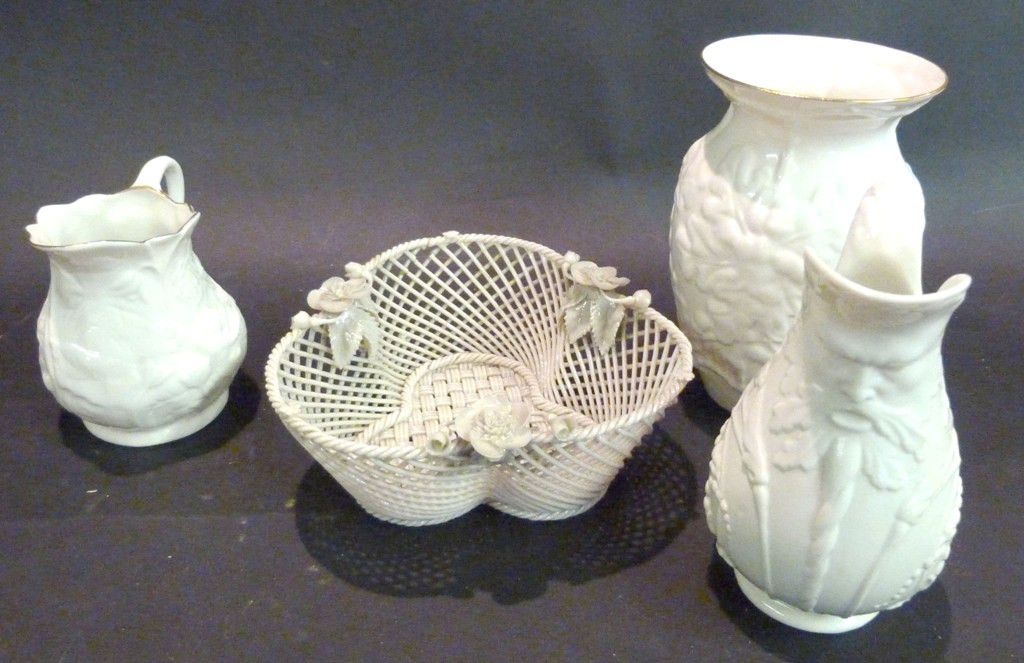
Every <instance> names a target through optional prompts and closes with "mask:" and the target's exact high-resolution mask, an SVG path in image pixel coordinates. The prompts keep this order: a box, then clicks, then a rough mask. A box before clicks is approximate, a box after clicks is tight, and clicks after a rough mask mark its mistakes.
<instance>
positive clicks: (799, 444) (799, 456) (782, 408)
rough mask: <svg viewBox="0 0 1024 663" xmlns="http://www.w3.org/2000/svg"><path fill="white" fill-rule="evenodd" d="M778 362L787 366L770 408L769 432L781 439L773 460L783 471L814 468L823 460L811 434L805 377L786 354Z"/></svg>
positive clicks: (780, 356)
mask: <svg viewBox="0 0 1024 663" xmlns="http://www.w3.org/2000/svg"><path fill="white" fill-rule="evenodd" d="M779 361H781V362H784V363H785V368H784V369H783V372H782V379H781V380H780V381H779V391H778V396H777V399H776V401H775V404H774V405H773V406H772V409H771V414H772V416H771V420H770V423H769V430H770V431H771V433H772V434H773V435H775V436H778V437H779V439H780V444H779V445H778V446H777V447H776V448H775V450H774V452H773V454H772V461H773V462H774V463H775V465H776V467H778V468H779V469H781V470H790V469H796V468H801V469H805V470H806V469H811V468H813V467H816V466H817V465H818V461H820V460H821V456H822V450H821V449H820V448H819V447H818V445H817V444H816V441H815V438H814V436H813V435H811V432H810V417H811V411H810V406H809V404H808V401H807V387H806V382H805V376H804V373H803V371H802V370H800V368H799V367H798V365H797V363H796V362H794V361H793V359H792V358H791V357H790V356H789V355H788V354H786V353H785V352H784V353H783V354H781V355H779Z"/></svg>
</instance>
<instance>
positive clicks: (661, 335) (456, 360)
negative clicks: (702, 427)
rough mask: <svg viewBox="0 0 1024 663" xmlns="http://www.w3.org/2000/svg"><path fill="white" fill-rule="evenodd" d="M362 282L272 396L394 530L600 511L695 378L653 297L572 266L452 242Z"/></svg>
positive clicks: (302, 316) (331, 309)
mask: <svg viewBox="0 0 1024 663" xmlns="http://www.w3.org/2000/svg"><path fill="white" fill-rule="evenodd" d="M345 269H346V277H345V278H341V277H334V278H331V279H328V280H327V281H325V282H324V284H323V285H322V286H321V287H320V288H319V289H317V290H314V291H312V292H310V293H309V298H308V304H309V306H310V307H311V308H313V309H314V310H315V312H314V313H313V314H312V315H310V314H309V313H299V314H297V315H296V316H295V317H294V318H293V319H292V330H291V331H290V332H289V333H288V334H287V335H286V336H285V337H284V338H283V339H282V340H281V342H280V343H279V344H278V345H277V346H276V347H275V348H274V350H273V352H272V353H271V354H270V358H269V361H268V363H267V369H266V378H267V393H268V397H269V400H270V402H271V404H272V405H273V407H274V410H275V411H276V412H277V414H278V415H279V416H280V417H281V420H282V421H283V422H284V424H285V426H286V427H287V428H288V430H289V431H290V432H291V434H292V435H293V436H294V437H295V439H296V440H298V441H299V443H300V444H302V446H303V447H305V448H306V450H308V451H309V453H310V454H312V455H313V457H314V458H316V460H317V461H318V462H319V463H320V464H322V465H323V466H324V468H326V469H327V471H329V472H330V473H331V475H332V476H334V478H335V479H336V480H337V481H338V482H339V483H340V484H341V485H342V486H343V487H344V488H345V489H346V490H347V491H348V492H350V493H351V494H352V495H353V496H354V497H355V499H356V500H357V501H358V502H359V503H360V504H361V505H362V506H363V507H364V508H365V509H366V510H367V511H369V512H370V513H372V514H373V515H375V516H377V517H378V518H381V519H384V520H388V521H392V522H395V523H400V524H403V525H427V524H432V523H439V522H443V521H446V520H449V519H451V518H455V517H456V516H459V515H461V514H463V513H465V512H467V511H469V510H470V509H472V508H474V507H475V506H477V505H479V504H484V503H486V504H489V505H491V506H493V507H494V508H496V509H500V510H501V511H505V512H507V513H510V514H513V515H516V516H520V517H523V518H529V519H533V520H552V519H559V518H567V517H569V516H573V515H575V514H578V513H581V512H583V511H586V510H587V509H588V508H590V507H591V506H593V505H594V504H595V503H596V502H597V501H598V500H599V499H600V498H601V497H602V496H603V495H604V493H605V491H606V490H607V489H608V486H609V484H610V483H611V481H612V479H613V478H614V476H615V474H616V473H617V472H618V471H619V469H620V468H621V467H622V464H623V462H624V461H625V459H626V458H627V457H628V456H629V454H630V452H631V451H632V450H633V448H634V447H635V446H636V445H637V444H639V443H640V440H641V438H642V437H643V435H644V434H646V433H647V432H648V431H650V429H651V426H652V424H653V423H654V422H655V421H656V420H657V419H658V418H659V417H660V416H661V415H662V414H663V413H664V410H665V408H666V407H667V406H668V405H670V404H671V403H672V402H673V401H674V400H675V399H676V397H677V396H678V394H679V392H680V391H681V390H682V388H683V387H684V386H685V385H686V383H687V382H688V381H689V380H690V378H691V377H692V360H691V350H690V343H689V342H688V341H687V339H686V337H685V336H684V335H683V334H682V332H680V331H679V329H678V328H677V327H676V326H675V325H674V324H673V323H672V322H670V321H669V320H668V319H666V318H665V317H664V316H662V315H661V314H660V313H658V312H657V311H655V310H653V309H651V308H649V304H650V295H649V294H648V293H647V292H646V291H643V290H641V291H637V292H636V293H635V294H633V295H631V296H623V295H619V294H617V293H616V292H614V290H615V288H617V287H620V286H622V285H624V284H625V283H626V282H627V279H624V278H621V277H619V276H617V275H616V273H615V270H614V269H613V268H608V267H605V268H599V267H597V266H596V265H595V264H594V263H592V262H588V261H581V260H580V259H579V256H577V255H575V254H573V253H568V254H566V255H561V254H559V253H556V252H555V251H552V250H551V249H548V248H545V247H543V246H540V245H538V244H533V243H530V242H525V241H522V240H518V239H513V238H509V237H497V236H493V235H463V234H459V233H454V232H450V233H445V234H444V235H442V236H440V237H434V238H429V239H423V240H418V241H414V242H409V243H407V244H402V245H400V246H397V247H395V248H393V249H390V250H389V251H387V252H385V253H383V254H381V255H379V256H377V257H375V258H373V259H372V260H370V261H369V262H368V263H366V264H364V265H360V264H356V263H350V264H348V265H346V268H345Z"/></svg>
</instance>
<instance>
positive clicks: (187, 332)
mask: <svg viewBox="0 0 1024 663" xmlns="http://www.w3.org/2000/svg"><path fill="white" fill-rule="evenodd" d="M163 182H166V185H167V191H166V193H165V192H164V191H163V188H162V183H163ZM184 199H185V186H184V178H183V176H182V172H181V167H180V166H179V165H178V163H177V162H176V161H174V160H173V159H171V158H169V157H157V158H155V159H153V160H151V161H149V162H148V163H146V165H145V166H144V167H143V168H142V171H141V172H140V173H139V176H138V179H137V180H136V181H135V183H134V185H133V186H132V187H131V188H129V189H126V190H124V191H121V192H120V193H116V194H113V195H102V194H95V195H90V196H85V197H84V198H80V199H79V200H77V201H75V202H73V203H70V204H67V205H48V206H46V207H43V208H41V209H40V210H39V212H38V214H37V217H36V223H35V224H33V225H30V226H28V227H27V228H26V230H27V231H28V234H29V239H30V241H31V243H32V246H34V247H35V248H37V249H39V250H40V251H43V252H44V253H45V254H46V255H47V257H48V258H49V260H50V288H49V292H48V293H47V297H46V302H45V303H44V304H43V309H42V312H41V313H40V315H39V321H38V324H37V335H38V338H39V363H40V367H41V369H42V375H43V381H44V383H45V384H46V387H47V388H48V389H49V390H50V391H51V392H52V393H53V395H54V396H55V397H56V398H57V401H58V402H59V403H60V404H61V406H63V407H64V408H65V409H67V410H69V411H70V412H72V413H74V414H77V415H78V416H80V417H81V418H82V419H83V421H84V423H85V426H86V428H88V430H89V431H91V432H92V433H93V434H94V435H96V436H97V437H99V438H101V439H104V440H107V441H108V442H113V443H116V444H122V445H127V446H149V445H154V444H160V443H163V442H168V441H171V440H175V439H178V438H181V437H184V436H186V435H188V434H190V433H193V432H195V431H197V430H199V429H200V428H202V427H203V426H205V425H206V424H207V423H209V422H210V421H211V420H213V418H214V417H216V416H217V414H218V413H219V412H220V411H221V409H223V407H224V405H225V403H226V402H227V397H228V387H229V385H230V383H231V380H232V378H233V377H234V375H235V372H236V371H237V370H238V367H239V365H240V364H241V362H242V358H243V356H244V355H245V347H246V328H245V322H244V320H243V319H242V315H241V313H240V312H239V310H238V307H237V306H236V305H235V302H234V300H233V299H232V298H231V296H229V295H228V294H227V293H226V292H224V290H223V289H221V287H220V286H218V285H217V284H216V283H215V282H214V281H213V279H212V278H210V276H209V275H208V274H207V273H206V272H205V271H204V270H203V267H202V265H201V264H200V262H199V259H198V258H197V257H196V255H195V253H194V252H193V250H192V232H193V230H195V227H196V223H198V221H199V213H198V212H196V211H195V210H194V209H192V207H191V206H190V205H188V204H186V203H185V202H184Z"/></svg>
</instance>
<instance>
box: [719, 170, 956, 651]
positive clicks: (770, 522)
mask: <svg viewBox="0 0 1024 663" xmlns="http://www.w3.org/2000/svg"><path fill="white" fill-rule="evenodd" d="M909 177H911V176H910V175H909V173H906V174H905V175H904V176H903V177H902V179H903V181H899V180H900V179H901V177H896V178H893V180H892V181H889V182H886V183H882V184H880V185H879V186H877V187H875V188H873V189H871V190H869V192H868V194H867V195H866V196H865V198H864V201H863V203H862V205H861V206H860V208H859V209H858V212H857V216H856V219H855V220H854V222H853V224H852V225H851V227H850V229H849V235H848V238H847V240H846V242H845V248H844V249H843V250H842V252H841V254H840V257H839V260H838V267H837V268H836V269H833V268H832V267H830V266H829V265H827V264H826V263H825V262H824V261H822V260H821V259H820V258H818V257H817V256H816V254H815V253H814V251H813V250H812V249H808V250H807V255H806V268H805V269H806V286H805V291H804V293H803V299H802V302H803V303H802V307H801V310H800V313H799V315H798V317H797V319H796V321H795V322H794V324H793V326H792V328H791V330H790V332H789V334H788V335H787V336H786V339H785V341H784V342H783V344H782V346H781V347H780V348H779V350H778V351H777V353H776V354H775V355H773V356H772V357H771V359H770V360H769V361H768V362H767V363H766V364H765V365H764V366H763V367H762V369H761V370H760V371H759V372H758V374H757V376H756V377H755V379H754V380H753V381H752V382H751V383H750V384H749V385H748V387H747V389H746V390H745V391H744V393H743V395H742V397H741V398H740V400H739V402H738V403H737V405H736V406H735V408H734V409H733V411H732V413H731V416H730V418H729V420H728V421H727V422H726V424H725V425H724V426H723V427H722V431H721V433H720V434H719V436H718V439H717V440H716V442H715V446H714V450H713V452H712V459H711V471H710V475H709V479H708V483H707V487H706V492H705V509H706V512H707V518H708V524H709V526H710V528H711V530H712V532H713V533H714V534H715V536H716V539H717V548H718V551H719V553H720V554H721V556H722V557H723V559H725V560H726V561H727V562H728V563H729V564H730V565H731V566H732V567H733V568H734V570H735V572H736V577H737V580H738V582H739V584H740V587H741V588H742V589H743V591H744V593H745V594H746V595H747V597H748V598H750V599H751V601H752V602H753V603H754V604H755V605H756V606H757V607H759V608H760V609H761V610H763V611H764V612H765V613H767V614H769V615H771V616H772V617H774V618H776V619H778V620H780V621H782V622H784V623H787V624H789V625H791V626H795V627H797V628H800V629H804V630H808V631H814V632H823V633H835V632H842V631H847V630H850V629H853V628H857V627H859V626H861V625H863V624H865V623H867V622H868V621H870V619H872V618H873V617H874V616H875V615H876V614H877V613H878V612H879V611H881V610H887V609H890V608H895V607H897V606H899V605H901V604H902V603H904V602H905V601H907V600H908V599H909V598H910V597H911V596H913V595H914V594H915V593H916V592H918V591H920V590H922V589H924V588H926V587H927V586H929V585H930V584H931V583H932V581H934V580H935V578H936V577H937V576H938V574H939V572H940V571H941V570H942V567H943V565H944V563H945V560H946V558H947V556H948V554H949V550H950V544H951V541H952V539H953V536H954V534H955V532H956V527H957V524H958V522H959V518H960V501H961V481H960V474H959V467H960V454H959V447H958V443H957V436H956V431H955V429H954V427H953V417H952V413H951V411H950V406H949V400H948V397H947V395H946V390H945V379H944V374H943V366H942V357H941V352H940V351H941V342H942V338H943V335H944V332H945V329H946V326H947V323H948V322H949V320H950V317H951V316H952V314H953V312H954V310H955V309H956V308H957V307H958V306H959V305H960V303H961V302H962V301H963V299H964V297H965V296H966V292H967V288H968V286H969V284H970V277H968V276H966V275H964V274H960V275H956V276H953V277H951V278H950V279H948V280H947V281H946V282H945V283H944V284H943V285H942V287H940V288H939V289H938V290H937V291H936V292H932V293H928V294H923V293H922V292H921V279H920V271H919V265H920V232H921V230H922V229H923V225H924V211H923V199H922V198H921V197H920V191H919V190H918V192H917V194H916V195H909V196H908V195H907V193H906V192H907V191H908V190H911V191H912V190H913V188H914V187H913V183H912V182H907V181H906V179H905V178H909ZM915 210H916V211H915ZM896 217H901V218H900V223H895V221H896V220H897V219H896Z"/></svg>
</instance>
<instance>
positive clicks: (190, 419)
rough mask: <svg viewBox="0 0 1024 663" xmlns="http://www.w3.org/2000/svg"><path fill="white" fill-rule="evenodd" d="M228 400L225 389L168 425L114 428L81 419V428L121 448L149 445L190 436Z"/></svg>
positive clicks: (217, 412) (216, 413) (204, 424)
mask: <svg viewBox="0 0 1024 663" xmlns="http://www.w3.org/2000/svg"><path fill="white" fill-rule="evenodd" d="M227 402H228V391H227V390H226V389H225V390H224V393H222V394H221V395H220V396H218V397H217V398H216V399H214V401H213V402H212V403H210V404H209V405H207V406H206V407H204V408H203V409H201V410H199V411H197V412H193V413H191V414H188V415H185V416H183V417H179V418H177V419H175V420H174V421H172V422H171V423H169V424H165V425H163V426H157V427H155V428H115V427H113V426H104V425H103V424H97V423H95V422H91V421H85V420H84V419H83V420H82V423H84V424H85V428H86V429H87V430H88V431H89V432H90V433H92V434H93V435H95V436H96V437H98V438H100V439H101V440H104V441H106V442H110V443H112V444H120V445H121V446H125V447H152V446H156V445H158V444H164V443H165V442H172V441H174V440H177V439H180V438H183V437H185V436H186V435H191V434H192V433H195V432H196V431H198V430H199V429H201V428H203V427H204V426H206V424H208V423H210V422H211V421H213V420H214V419H215V418H216V417H217V415H218V414H220V411H221V410H223V409H224V406H225V405H226V404H227Z"/></svg>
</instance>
